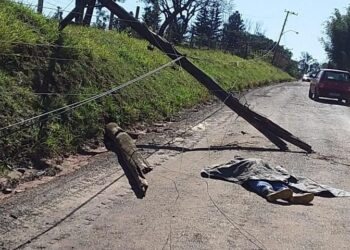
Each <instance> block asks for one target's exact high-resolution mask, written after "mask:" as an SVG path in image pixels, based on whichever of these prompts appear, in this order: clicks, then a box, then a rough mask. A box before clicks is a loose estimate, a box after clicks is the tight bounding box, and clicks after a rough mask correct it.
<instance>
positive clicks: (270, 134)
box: [100, 0, 312, 153]
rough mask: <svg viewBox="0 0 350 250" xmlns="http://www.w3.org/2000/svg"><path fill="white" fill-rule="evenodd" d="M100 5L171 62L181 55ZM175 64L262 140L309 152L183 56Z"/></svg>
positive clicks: (121, 12)
mask: <svg viewBox="0 0 350 250" xmlns="http://www.w3.org/2000/svg"><path fill="white" fill-rule="evenodd" d="M100 2H101V4H102V5H103V6H104V7H106V8H108V9H109V10H110V11H111V12H112V13H113V14H115V15H116V16H118V17H119V18H120V19H123V20H124V22H125V23H127V24H128V25H129V26H130V27H131V28H133V29H134V30H135V31H136V32H137V33H138V34H139V35H141V36H142V37H143V38H145V39H146V40H148V41H149V42H150V43H151V44H152V45H154V46H155V47H157V48H158V49H159V50H161V51H162V52H164V53H165V54H166V55H168V57H170V58H171V59H172V60H174V59H176V58H179V57H181V56H184V55H183V54H181V53H180V52H179V51H178V50H177V49H176V48H175V47H174V46H173V45H172V44H171V43H169V42H168V41H166V40H165V39H164V38H162V37H160V36H158V35H157V34H155V33H154V32H152V31H151V30H149V29H148V28H147V26H146V25H145V24H143V23H141V22H139V21H138V20H137V19H136V18H134V17H133V16H131V15H130V14H129V13H128V12H127V11H126V10H125V9H124V8H122V7H121V6H119V5H118V4H117V3H114V2H113V1H112V0H100ZM176 63H177V64H178V65H179V66H180V67H182V68H183V69H184V70H186V71H187V72H188V73H189V74H191V75H192V76H193V77H194V78H195V79H197V80H198V81H199V82H200V83H201V84H203V85H204V86H205V87H206V88H207V89H208V90H209V91H211V92H212V93H213V94H214V95H215V96H216V97H217V98H219V99H220V100H221V101H222V102H224V104H225V105H227V106H228V107H229V108H230V109H232V110H233V111H234V112H236V113H237V114H238V115H239V116H241V117H242V118H244V119H245V120H246V121H247V122H249V123H250V124H251V125H252V126H254V127H255V128H256V129H257V130H259V131H260V132H261V133H262V134H263V135H264V136H265V137H266V138H268V139H269V140H270V141H271V142H272V143H274V144H275V145H276V146H277V147H279V148H280V149H281V150H287V149H288V147H287V145H286V143H285V142H284V141H283V140H285V141H287V142H290V143H291V144H294V145H295V146H297V147H299V148H301V149H303V150H305V151H306V152H308V153H311V152H312V148H311V146H310V145H308V144H307V143H305V142H303V141H301V140H300V139H298V138H297V137H295V136H293V135H292V134H291V133H289V132H288V131H286V130H284V129H282V128H281V127H280V126H278V125H277V124H275V123H273V122H272V121H270V120H269V119H267V118H265V117H263V116H261V115H259V114H257V113H255V112H254V111H252V110H250V109H249V108H248V107H246V106H244V105H242V104H241V103H240V102H239V100H238V99H237V98H236V97H234V96H233V95H232V94H230V93H228V92H227V91H225V90H224V89H223V88H222V87H220V85H219V84H218V83H217V82H216V81H215V80H214V79H213V78H211V77H210V76H208V75H207V74H206V73H205V72H204V71H202V70H201V69H200V68H198V67H197V66H195V65H194V64H193V63H192V62H191V61H189V60H188V59H187V58H186V57H184V58H182V59H181V60H179V61H177V62H176ZM282 139H283V140H282Z"/></svg>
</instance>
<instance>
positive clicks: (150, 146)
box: [137, 144, 305, 154]
mask: <svg viewBox="0 0 350 250" xmlns="http://www.w3.org/2000/svg"><path fill="white" fill-rule="evenodd" d="M137 147H138V148H142V149H155V150H160V149H164V150H173V151H178V152H195V151H224V150H242V151H257V152H281V153H285V152H288V153H294V154H305V152H304V151H281V150H280V149H277V148H259V147H244V146H239V145H226V146H210V147H202V148H187V147H178V146H166V145H157V144H148V145H137Z"/></svg>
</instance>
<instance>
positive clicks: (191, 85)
mask: <svg viewBox="0 0 350 250" xmlns="http://www.w3.org/2000/svg"><path fill="white" fill-rule="evenodd" d="M57 27H58V23H57V22H56V21H54V20H49V19H47V18H45V17H42V16H40V15H37V14H35V13H33V11H32V10H30V9H27V8H25V7H23V6H20V5H18V4H14V3H10V2H8V1H1V3H0V127H5V126H7V125H9V124H13V123H16V122H19V121H22V120H24V119H27V118H30V117H32V116H35V115H39V114H41V113H43V112H47V111H50V110H53V109H56V108H60V107H63V106H64V105H68V104H71V103H73V102H76V101H80V100H83V99H85V98H87V97H90V96H91V95H94V94H97V93H100V92H103V91H105V90H108V89H110V88H112V87H115V86H118V85H120V84H122V83H124V82H127V81H128V80H131V79H133V78H135V77H137V76H140V75H142V74H144V73H146V72H148V71H150V70H153V69H155V68H157V67H159V66H161V65H163V64H165V63H167V62H169V61H170V60H169V59H168V58H167V57H166V56H164V55H162V53H161V52H159V51H157V50H148V49H147V45H148V43H147V42H145V41H143V40H140V39H136V38H132V37H131V35H130V34H126V33H124V34H121V33H118V32H114V31H113V32H106V31H102V30H98V29H95V28H88V27H79V26H69V27H67V28H66V29H65V30H64V31H63V32H62V33H61V34H59V32H58V29H57ZM55 43H58V44H60V46H59V47H57V46H52V44H55ZM180 50H182V51H184V52H185V53H186V54H187V55H190V56H195V57H197V58H200V59H196V60H194V61H195V63H196V64H197V65H199V66H200V67H201V68H202V69H204V70H205V71H206V72H207V73H209V74H210V75H211V76H212V77H213V78H215V79H216V80H218V81H219V82H220V84H222V86H223V87H224V88H225V89H227V90H234V91H237V90H238V91H239V90H242V89H245V88H249V87H254V86H260V85H263V84H268V83H274V82H280V81H286V80H291V77H290V76H289V75H288V74H286V73H284V72H282V71H280V70H278V69H276V68H274V67H272V66H271V65H269V64H267V63H265V62H262V61H255V60H248V61H246V60H243V59H241V58H239V57H236V56H232V55H230V54H225V53H223V52H219V51H208V50H192V49H186V48H180ZM53 59H55V60H53ZM237 62H238V63H237ZM43 93H44V94H43ZM45 93H53V94H50V95H47V94H45ZM209 98H212V96H211V95H210V94H209V93H208V92H207V91H206V90H205V89H204V88H203V87H202V86H201V85H200V84H199V83H198V82H197V81H196V80H194V79H193V78H192V77H191V76H189V75H188V74H187V73H186V72H185V71H183V70H182V69H181V68H179V67H175V66H173V67H168V68H166V69H164V70H162V71H161V72H159V73H158V74H156V75H153V76H151V77H149V78H147V79H145V80H143V81H141V82H139V83H137V84H134V85H132V86H130V87H128V88H126V89H124V90H122V91H120V92H117V93H115V94H113V95H110V96H108V97H105V98H102V99H99V100H98V101H95V102H89V103H88V104H86V105H83V106H81V107H79V108H77V109H75V110H74V111H72V112H66V113H63V114H61V115H59V116H56V117H54V116H51V117H50V119H44V120H41V121H40V122H38V121H35V122H33V123H27V124H25V125H21V126H17V127H14V128H11V129H9V130H3V131H1V132H0V133H1V135H0V136H1V140H0V169H3V167H4V166H5V165H11V166H15V167H20V166H24V165H25V166H27V164H28V162H32V161H33V160H35V159H36V158H40V157H50V156H54V155H57V154H62V153H70V152H75V151H76V150H77V149H78V147H80V146H81V145H82V144H84V143H85V142H86V141H88V140H92V139H94V140H95V139H98V138H101V135H102V132H103V127H104V124H105V123H106V122H108V121H116V122H118V123H120V124H121V125H122V126H130V125H132V124H134V123H136V122H140V121H144V122H151V121H155V120H160V119H164V118H166V117H169V116H172V115H174V114H175V113H176V112H178V111H179V110H181V109H183V108H186V107H191V106H193V105H195V104H197V103H199V102H202V101H205V100H208V99H209Z"/></svg>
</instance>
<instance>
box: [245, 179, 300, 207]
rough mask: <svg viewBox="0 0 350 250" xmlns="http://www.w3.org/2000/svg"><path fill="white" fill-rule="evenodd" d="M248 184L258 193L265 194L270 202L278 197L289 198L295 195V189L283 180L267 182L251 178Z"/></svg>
mask: <svg viewBox="0 0 350 250" xmlns="http://www.w3.org/2000/svg"><path fill="white" fill-rule="evenodd" d="M247 184H248V186H249V187H250V188H251V189H252V190H253V191H254V192H256V193H257V194H259V195H261V196H263V197H265V198H266V200H268V201H269V202H275V201H276V200H278V199H283V200H288V199H290V198H291V197H292V196H293V191H292V190H291V189H289V188H288V187H287V186H286V185H284V184H283V183H282V182H271V183H270V182H267V181H261V180H249V181H248V182H247Z"/></svg>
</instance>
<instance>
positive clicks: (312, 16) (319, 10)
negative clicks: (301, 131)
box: [17, 0, 350, 63]
mask: <svg viewBox="0 0 350 250" xmlns="http://www.w3.org/2000/svg"><path fill="white" fill-rule="evenodd" d="M17 1H19V0H17ZM20 1H21V2H24V3H29V4H37V0H20ZM232 2H233V4H234V10H238V11H239V12H241V13H242V17H243V19H245V20H249V21H250V23H252V24H253V26H255V25H254V24H255V23H260V24H261V25H262V29H263V30H265V31H266V33H265V35H266V36H267V37H269V38H271V39H273V40H275V41H276V40H277V39H278V37H279V34H280V32H281V29H282V25H283V22H284V19H285V16H286V13H285V10H289V11H293V12H296V13H298V15H297V16H295V15H290V16H289V18H288V22H287V25H286V28H285V31H286V32H285V33H284V35H283V36H282V39H281V45H284V46H285V47H287V48H288V49H290V50H291V51H292V53H293V58H294V59H296V60H297V59H299V58H300V55H301V52H304V51H305V52H308V53H310V54H311V55H312V56H313V57H314V58H315V59H317V60H318V61H319V62H320V63H323V62H326V61H327V55H326V53H325V51H324V49H323V46H322V43H321V41H320V39H321V38H322V37H325V34H324V29H325V28H324V26H325V22H326V21H327V20H329V17H330V16H331V15H332V14H333V13H334V9H335V8H337V9H339V10H340V11H341V12H342V13H345V8H346V7H347V6H350V2H349V1H347V0H293V1H291V0H264V1H263V0H233V1H232ZM74 3H75V0H59V1H57V0H56V1H55V0H44V7H45V13H46V14H49V12H52V13H53V12H54V10H50V9H49V8H55V6H60V7H62V8H65V9H66V10H67V11H68V10H71V9H72V8H73V7H74ZM121 5H122V6H123V7H124V8H125V9H127V10H128V11H133V12H135V9H136V6H137V5H142V4H141V1H140V0H125V3H123V4H121ZM293 31H296V32H298V34H296V33H295V32H293Z"/></svg>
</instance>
